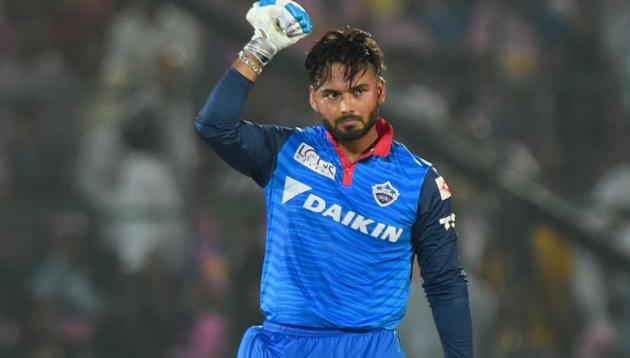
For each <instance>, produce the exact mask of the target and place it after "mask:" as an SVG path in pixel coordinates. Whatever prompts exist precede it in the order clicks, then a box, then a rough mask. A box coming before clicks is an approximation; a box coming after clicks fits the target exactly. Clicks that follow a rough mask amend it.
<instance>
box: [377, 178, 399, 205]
mask: <svg viewBox="0 0 630 358" xmlns="http://www.w3.org/2000/svg"><path fill="white" fill-rule="evenodd" d="M372 195H373V196H374V200H376V203H377V204H378V205H380V206H381V207H386V206H388V205H390V204H391V203H393V202H394V201H396V199H398V196H399V195H400V192H399V191H398V189H396V188H394V186H393V185H392V183H390V182H389V181H387V182H385V183H383V184H376V185H373V186H372Z"/></svg>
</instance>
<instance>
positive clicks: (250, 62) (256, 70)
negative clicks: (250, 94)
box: [238, 51, 262, 75]
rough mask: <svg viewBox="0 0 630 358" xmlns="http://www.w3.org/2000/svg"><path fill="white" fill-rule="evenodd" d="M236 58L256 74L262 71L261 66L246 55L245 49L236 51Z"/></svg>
mask: <svg viewBox="0 0 630 358" xmlns="http://www.w3.org/2000/svg"><path fill="white" fill-rule="evenodd" d="M238 59H239V60H240V61H241V62H242V63H243V64H244V65H245V66H247V67H248V68H249V69H250V70H252V71H254V73H256V74H257V75H260V74H261V73H262V67H261V66H260V65H258V64H257V63H256V62H254V61H253V60H252V59H251V58H249V57H247V55H246V54H245V51H241V52H239V53H238Z"/></svg>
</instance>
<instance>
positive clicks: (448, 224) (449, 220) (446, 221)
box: [439, 214, 455, 231]
mask: <svg viewBox="0 0 630 358" xmlns="http://www.w3.org/2000/svg"><path fill="white" fill-rule="evenodd" d="M439 222H440V224H441V225H443V226H444V229H446V231H448V229H450V228H454V227H455V214H451V215H449V216H447V217H445V218H441V219H440V220H439Z"/></svg>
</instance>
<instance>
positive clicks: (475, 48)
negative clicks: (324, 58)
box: [0, 0, 630, 358]
mask: <svg viewBox="0 0 630 358" xmlns="http://www.w3.org/2000/svg"><path fill="white" fill-rule="evenodd" d="M250 3H251V2H250V1H243V0H239V1H229V0H204V1H201V0H179V1H167V0H164V1H162V0H0V282H1V285H0V356H3V357H4V356H6V357H161V356H165V357H187V358H188V357H189V358H192V357H230V356H234V352H235V349H236V346H237V344H238V342H239V340H240V335H241V334H242V332H243V331H244V330H245V328H246V327H247V326H249V325H252V324H256V323H259V322H260V321H261V319H262V317H261V316H260V313H259V312H258V286H259V277H260V276H259V275H260V267H261V262H262V248H263V245H264V241H263V240H264V229H265V228H264V206H263V197H262V193H261V191H260V190H258V188H257V187H256V186H255V185H254V183H253V181H251V180H249V179H247V178H244V177H242V176H240V175H238V174H237V173H235V172H234V171H233V170H231V169H229V168H227V167H226V166H225V165H224V164H223V163H221V162H220V161H219V160H218V158H217V157H216V156H215V155H214V154H212V153H211V152H210V151H209V150H208V149H207V148H206V147H204V146H203V145H202V144H201V143H200V141H199V140H198V139H197V138H196V136H195V135H194V133H193V131H192V128H193V127H192V123H193V119H194V115H195V113H196V111H197V110H198V109H199V108H200V107H201V105H202V104H203V102H204V100H205V98H206V96H207V95H208V93H209V91H210V89H211V88H212V85H213V84H214V83H215V82H216V81H217V80H218V79H219V77H220V76H221V75H222V73H223V71H224V70H225V69H226V68H227V66H229V65H230V63H231V62H232V61H233V59H234V57H235V55H236V53H237V52H238V50H240V48H241V47H242V45H243V44H244V43H245V42H246V41H247V40H248V39H249V37H250V34H251V30H250V29H249V26H248V24H247V22H246V21H245V19H244V15H245V12H246V11H247V9H248V7H249V5H250ZM301 3H302V5H303V6H304V7H305V8H306V9H307V10H308V11H309V12H310V13H311V15H312V17H313V20H314V23H315V33H314V34H313V35H311V36H309V37H307V38H306V39H305V40H303V41H301V42H300V43H299V44H298V45H297V46H294V47H292V48H290V49H289V50H287V51H285V52H283V53H282V54H280V55H279V56H278V57H277V58H276V59H275V60H274V61H273V62H272V64H271V65H270V66H268V68H266V69H265V73H264V75H263V77H262V78H261V79H260V81H259V82H258V83H257V84H256V89H255V91H254V92H253V94H252V96H251V99H250V101H249V103H248V106H247V109H246V113H245V116H246V117H247V118H251V119H254V120H257V121H260V122H265V123H267V122H272V123H280V124H285V125H291V126H305V125H309V124H314V123H317V122H318V119H317V117H316V116H314V115H313V113H311V112H310V110H309V107H308V103H307V96H306V93H307V92H306V88H307V82H306V76H305V74H304V72H303V70H302V68H301V66H302V65H301V61H302V60H303V56H304V53H305V52H306V50H307V49H308V48H309V46H310V45H311V44H312V43H313V41H315V40H316V39H317V38H318V37H319V36H320V35H321V34H323V32H324V31H326V30H327V29H330V28H333V27H342V26H345V25H346V24H351V25H354V26H359V27H362V28H364V29H366V30H369V31H370V32H372V33H373V34H374V36H375V37H376V38H377V40H378V41H379V42H380V44H381V46H382V47H383V49H384V51H385V54H386V58H387V62H388V65H389V71H388V72H387V73H386V75H385V77H386V79H387V81H388V86H389V98H388V101H387V104H386V105H385V106H384V108H383V109H382V114H383V115H385V116H386V117H387V118H389V119H390V120H391V121H392V122H393V124H394V126H395V131H396V135H397V137H398V139H399V140H401V141H403V142H404V143H406V144H408V145H409V147H411V149H412V150H414V151H415V152H418V153H421V154H422V155H423V156H425V157H427V158H429V159H430V160H432V161H433V162H434V163H435V164H436V165H437V166H438V167H439V168H440V169H441V171H442V173H443V174H444V175H445V177H446V178H448V179H449V184H450V186H451V188H452V190H453V192H454V195H455V209H456V213H457V219H458V221H457V228H458V230H459V232H460V234H461V236H462V240H461V255H462V259H463V262H464V265H465V267H466V270H467V272H468V275H469V278H470V285H471V306H472V310H473V321H474V326H475V346H476V347H475V348H476V351H477V356H479V357H616V356H628V354H630V348H629V347H628V346H627V345H628V342H624V339H621V338H623V337H625V338H627V337H628V336H630V308H629V307H630V292H629V291H630V289H629V288H628V287H630V286H628V284H627V283H628V282H629V281H628V278H629V277H630V276H628V275H627V273H628V272H630V167H629V162H630V157H629V154H628V153H630V140H628V138H630V120H629V119H628V118H630V117H629V114H630V42H628V40H627V38H626V37H627V34H628V33H630V3H629V2H627V1H625V0H603V1H594V0H593V1H589V0H549V1H543V0H528V1H517V0H424V1H412V0H391V1H377V0H345V1H330V0H325V1H324V0H321V1H313V0H302V1H301ZM143 6H144V7H143ZM417 277H418V276H417V275H416V277H415V279H414V286H413V290H412V297H411V302H410V306H409V310H408V315H407V317H406V319H405V321H404V322H403V326H402V327H401V336H402V339H403V342H404V344H405V345H406V347H407V350H408V353H409V356H410V357H412V358H413V357H435V356H439V354H440V353H439V349H440V347H439V343H438V342H437V338H436V335H435V332H434V328H433V322H432V319H431V317H430V312H429V310H428V308H427V304H426V301H425V300H424V297H423V292H422V290H421V289H420V282H419V280H418V279H417ZM626 340H627V339H626Z"/></svg>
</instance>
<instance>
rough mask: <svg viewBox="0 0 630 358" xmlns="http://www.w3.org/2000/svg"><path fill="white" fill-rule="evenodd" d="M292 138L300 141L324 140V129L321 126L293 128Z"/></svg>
mask: <svg viewBox="0 0 630 358" xmlns="http://www.w3.org/2000/svg"><path fill="white" fill-rule="evenodd" d="M292 134H293V137H295V138H297V139H300V140H308V141H318V140H322V139H326V129H325V128H324V126H322V125H314V126H307V127H294V128H293V133H292Z"/></svg>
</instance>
